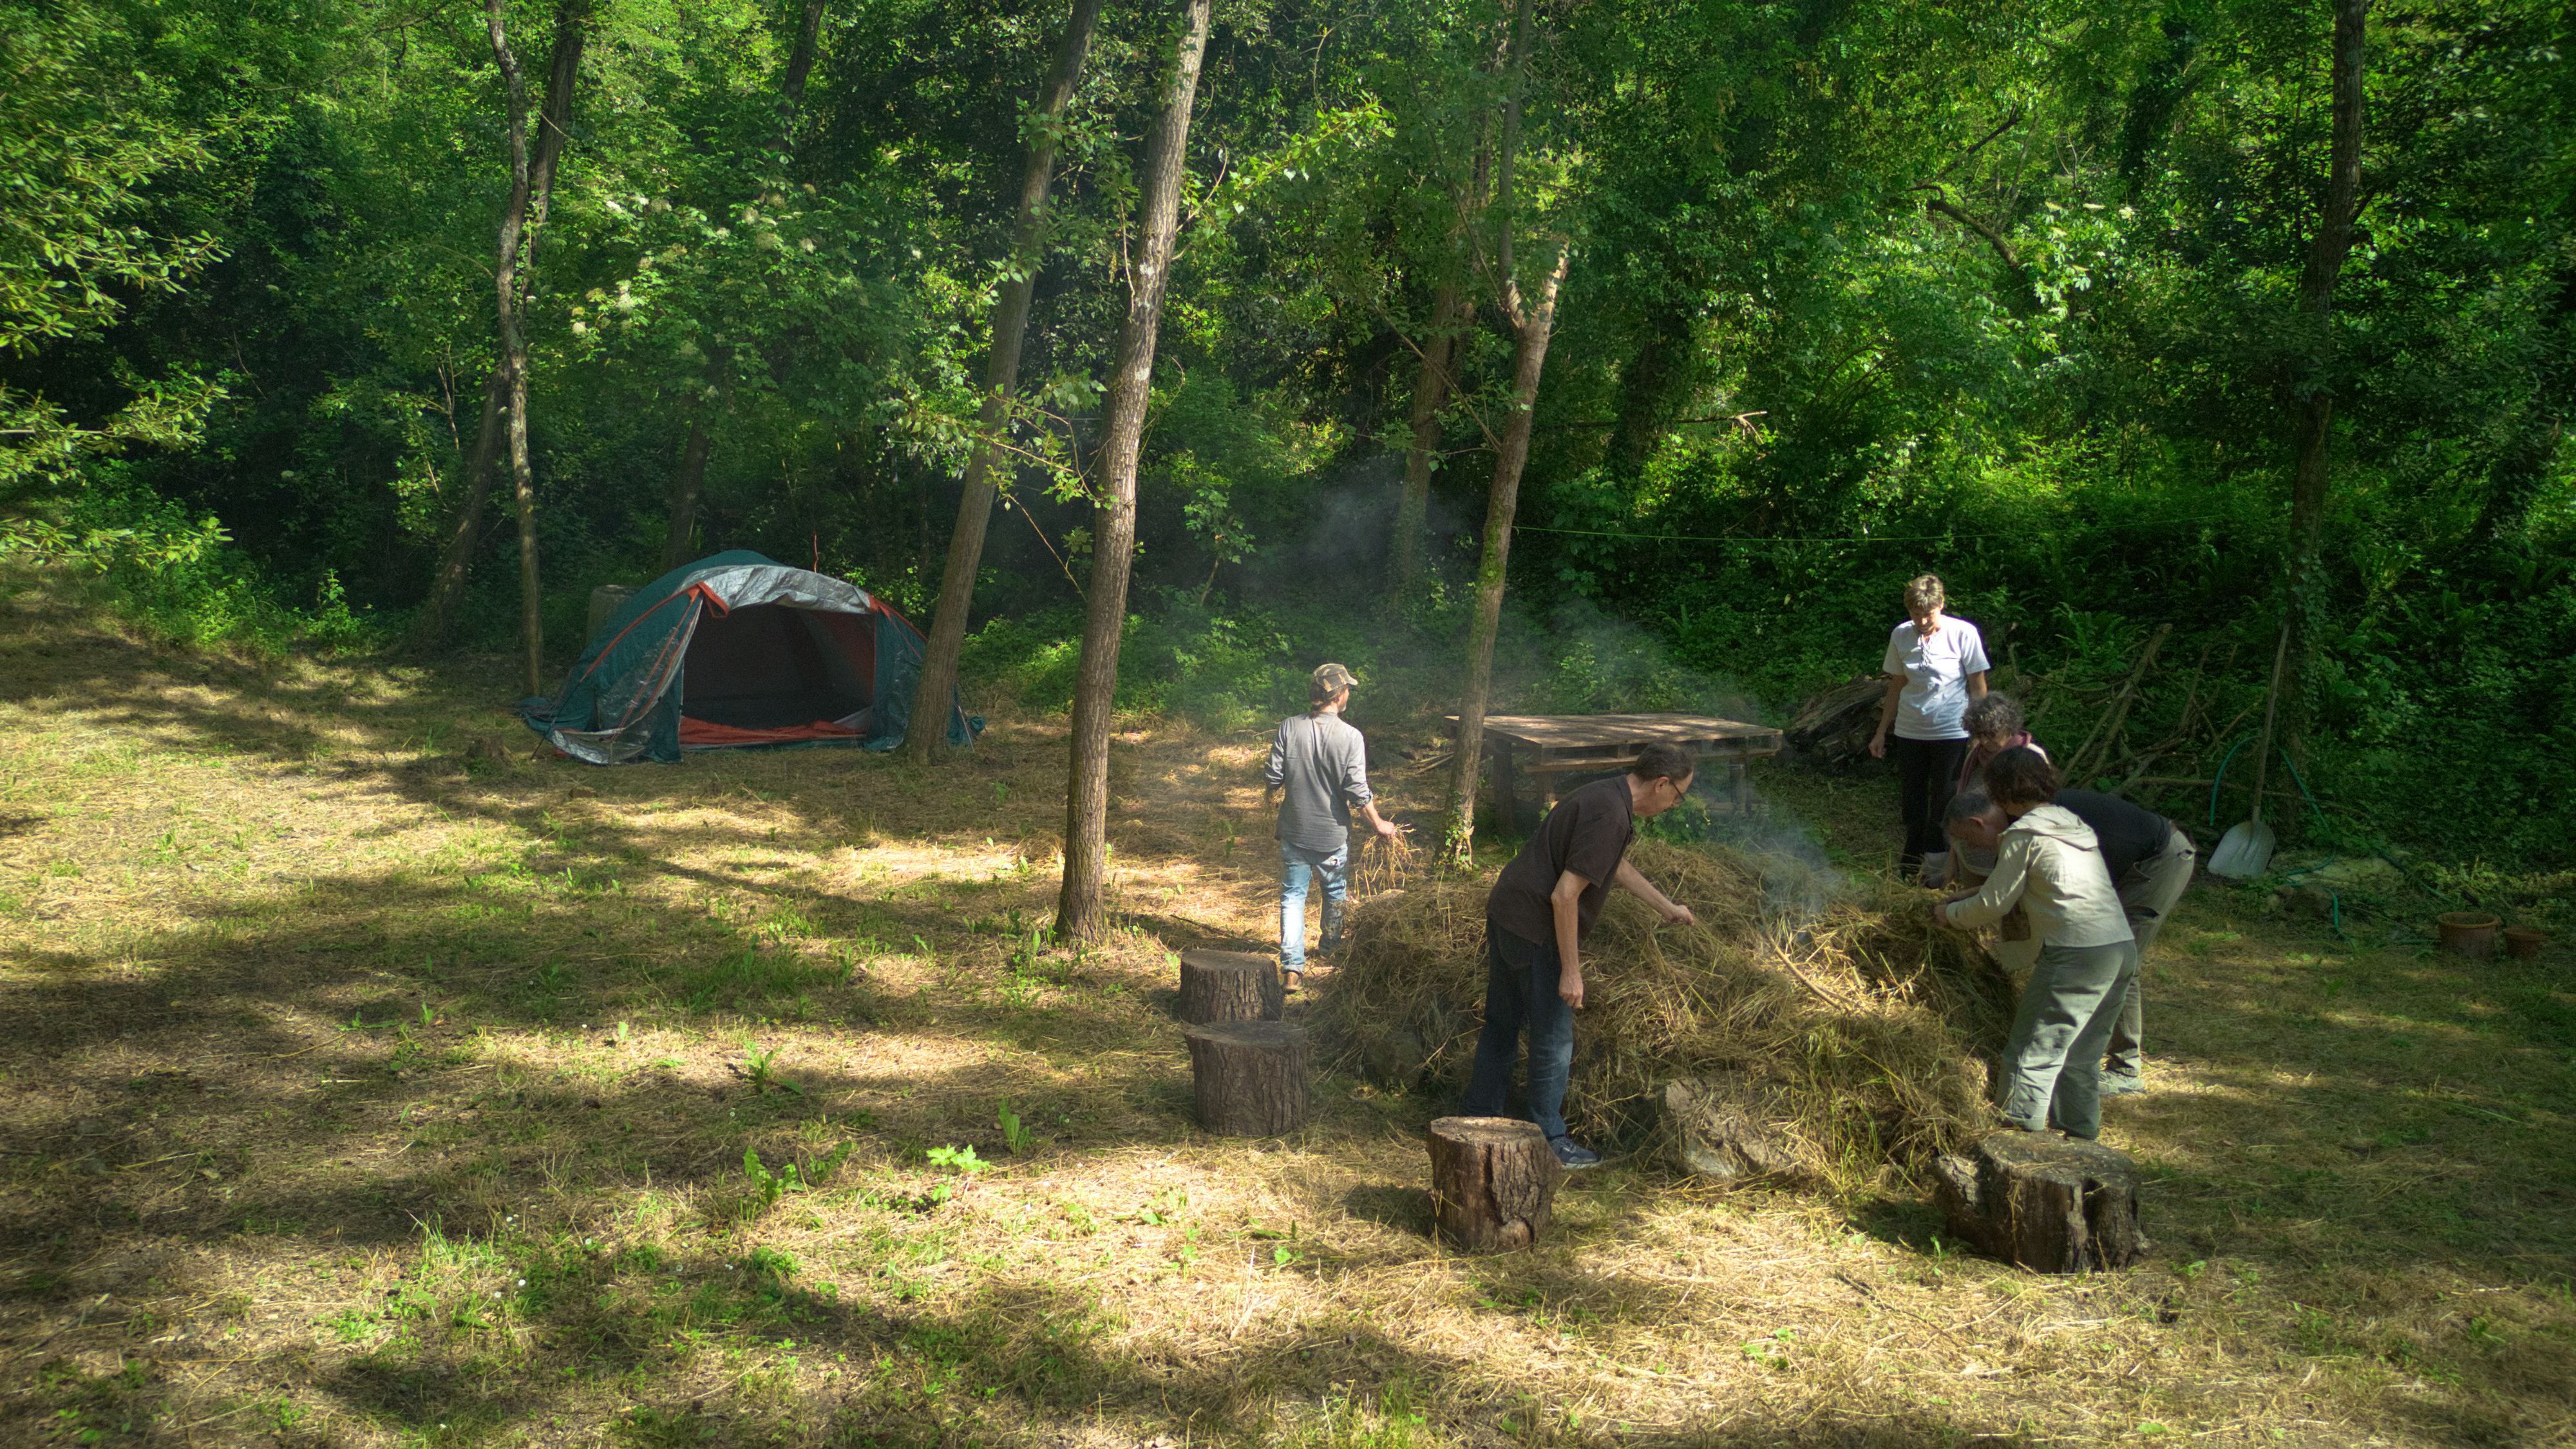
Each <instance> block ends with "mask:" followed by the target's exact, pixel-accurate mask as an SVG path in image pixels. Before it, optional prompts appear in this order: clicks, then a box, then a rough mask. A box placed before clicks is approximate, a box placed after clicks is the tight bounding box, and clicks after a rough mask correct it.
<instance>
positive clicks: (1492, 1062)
mask: <svg viewBox="0 0 2576 1449" xmlns="http://www.w3.org/2000/svg"><path fill="white" fill-rule="evenodd" d="M1690 787H1691V757H1690V756H1689V755H1687V754H1685V753H1683V752H1682V751H1681V750H1679V749H1677V748H1675V747H1674V746H1671V745H1648V746H1646V747H1645V749H1643V750H1642V751H1640V752H1639V753H1638V755H1637V763H1636V764H1634V765H1631V766H1630V767H1629V768H1628V773H1627V774H1625V775H1621V776H1619V777H1618V778H1616V779H1612V780H1600V781H1596V782H1594V783H1592V784H1589V785H1586V786H1584V787H1583V788H1582V789H1580V790H1577V791H1575V792H1574V793H1572V794H1570V795H1568V796H1566V797H1565V798H1564V799H1563V800H1560V801H1558V802H1557V805H1556V808H1555V809H1553V810H1551V811H1549V812H1548V813H1547V819H1546V821H1545V822H1544V823H1542V824H1541V825H1540V826H1539V828H1538V833H1537V834H1535V835H1533V836H1531V837H1530V838H1529V842H1528V843H1527V844H1525V845H1523V846H1522V847H1521V853H1520V854H1519V855H1517V856H1514V857H1513V858H1512V863H1511V864H1509V865H1507V866H1504V867H1503V873H1502V874H1501V875H1499V876H1497V877H1495V879H1494V889H1493V893H1492V894H1490V895H1488V896H1487V897H1486V898H1485V973H1486V974H1485V1026H1484V1030H1483V1031H1482V1032H1481V1033H1480V1034H1478V1036H1477V1038H1476V1067H1475V1074H1474V1075H1473V1076H1472V1077H1470V1078H1469V1079H1468V1083H1467V1105H1466V1107H1465V1109H1464V1110H1465V1112H1466V1114H1467V1115H1468V1116H1470V1117H1499V1116H1501V1115H1502V1112H1503V1099H1504V1097H1505V1095H1506V1094H1508V1093H1509V1091H1510V1090H1511V1084H1512V1068H1513V1066H1515V1065H1516V1064H1517V1063H1518V1060H1519V1057H1520V1053H1521V1033H1522V1031H1523V1030H1524V1029H1526V1030H1527V1031H1528V1033H1529V1044H1530V1050H1529V1109H1530V1118H1531V1120H1533V1121H1535V1122H1537V1123H1538V1125H1539V1129H1540V1130H1541V1131H1543V1132H1545V1133H1546V1134H1547V1140H1548V1144H1549V1145H1550V1146H1551V1147H1553V1148H1555V1149H1556V1160H1557V1161H1559V1162H1561V1163H1564V1164H1565V1165H1566V1166H1568V1167H1590V1166H1591V1165H1592V1164H1594V1163H1596V1162H1599V1161H1600V1160H1601V1156H1600V1154H1599V1153H1596V1152H1594V1151H1593V1150H1592V1149H1590V1148H1588V1147H1584V1146H1581V1145H1579V1144H1577V1143H1576V1142H1575V1141H1574V1139H1573V1138H1572V1137H1570V1136H1568V1135H1567V1134H1566V1130H1565V1080H1566V1075H1567V1073H1568V1072H1569V1071H1570V1070H1572V1068H1573V1066H1574V1013H1575V1011H1577V1010H1578V1009H1580V1008H1581V1007H1582V1005H1583V950H1582V946H1583V937H1584V934H1585V933H1586V932H1588V931H1590V930H1591V929H1592V922H1593V918H1594V917H1596V916H1598V915H1600V914H1601V903H1602V901H1604V900H1605V899H1607V898H1608V897H1609V894H1610V887H1611V886H1613V885H1616V886H1618V887H1619V888H1620V889H1622V890H1625V891H1627V892H1628V893H1629V894H1631V895H1633V896H1635V897H1637V898H1638V899H1639V900H1642V901H1644V902H1645V903H1646V904H1647V905H1650V906H1652V907H1654V908H1655V910H1656V911H1657V912H1658V913H1659V914H1661V915H1662V916H1663V918H1664V919H1665V920H1667V921H1673V922H1678V923H1681V924H1685V925H1686V924H1689V923H1690V922H1691V920H1692V916H1691V913H1690V908H1689V907H1688V906H1678V905H1675V904H1673V903H1672V901H1670V900H1668V899H1666V898H1665V896H1664V893H1663V892H1662V891H1659V890H1657V889H1655V888H1654V886H1653V885H1651V884H1650V883H1648V882H1647V880H1646V878H1645V877H1644V876H1641V875H1639V874H1637V870H1636V867H1634V866H1632V865H1630V864H1628V859H1627V857H1628V842H1629V841H1631V840H1634V839H1636V837H1637V822H1638V821H1639V820H1642V819H1651V818H1652V817H1654V816H1657V815H1661V814H1663V813H1664V812H1665V811H1667V810H1670V809H1672V808H1673V807H1674V806H1675V805H1678V804H1680V803H1681V801H1682V797H1683V796H1684V795H1687V794H1689V793H1690Z"/></svg>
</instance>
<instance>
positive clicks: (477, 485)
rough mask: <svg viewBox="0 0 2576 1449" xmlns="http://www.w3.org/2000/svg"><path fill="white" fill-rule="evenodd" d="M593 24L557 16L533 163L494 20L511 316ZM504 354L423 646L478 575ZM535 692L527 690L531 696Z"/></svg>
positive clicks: (568, 14)
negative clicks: (504, 88) (502, 102)
mask: <svg viewBox="0 0 2576 1449" xmlns="http://www.w3.org/2000/svg"><path fill="white" fill-rule="evenodd" d="M589 19H590V9H589V6H588V5H587V4H586V3H583V0H567V3H565V4H564V5H563V6H562V7H561V8H560V9H558V10H557V11H556V13H555V45H554V54H553V56H552V57H551V58H550V59H549V60H548V62H547V66H546V97H545V103H544V107H543V109H542V111H541V112H540V122H539V129H538V135H537V147H536V156H535V159H534V160H533V161H530V160H529V159H528V157H527V154H526V151H527V107H528V93H527V87H526V86H525V84H524V83H522V82H521V80H520V78H519V68H518V61H517V59H516V58H515V57H512V56H510V50H509V44H508V40H507V36H506V33H505V32H504V30H503V29H502V17H501V14H500V12H499V11H498V10H494V11H492V13H491V14H490V15H489V17H488V23H489V26H490V30H491V35H492V45H493V58H494V59H495V60H502V61H504V62H505V63H504V64H503V65H502V76H503V79H504V80H505V81H506V82H507V83H508V85H509V88H510V135H511V140H510V145H511V148H512V150H511V158H510V183H511V184H510V201H509V204H508V206H507V207H506V208H505V210H504V213H503V215H502V218H501V236H502V239H503V240H502V244H503V246H504V247H505V248H506V250H504V251H503V253H502V255H501V258H500V262H499V264H498V266H497V267H496V269H495V271H496V274H497V276H496V282H497V284H498V285H500V286H501V287H503V288H505V289H506V290H505V292H504V295H503V298H502V306H503V308H504V310H505V311H512V312H515V311H516V309H517V304H518V303H519V301H520V299H521V298H523V297H524V296H525V294H526V293H525V289H526V288H527V287H529V286H531V285H533V274H534V270H535V238H534V235H533V232H535V231H541V230H542V229H543V228H544V226H545V223H546V215H547V213H548V212H549V211H550V210H551V209H552V207H553V202H554V189H555V169H556V166H557V164H558V163H559V162H560V161H561V160H562V158H563V151H564V144H565V142H566V141H567V140H569V139H570V136H571V130H570V128H571V125H572V93H573V87H574V86H575V85H576V84H577V83H578V82H579V80H580V78H581V55H582V50H583V47H584V46H585V45H586V44H587V43H588V39H589V36H588V31H587V28H586V27H587V25H588V23H589ZM532 213H533V215H532ZM523 236H525V237H526V238H527V240H528V243H529V265H528V266H527V267H526V268H524V269H523V268H521V267H520V266H519V265H518V247H519V241H520V239H521V238H522V237H523ZM506 325H507V324H504V326H505V330H506ZM502 352H503V356H502V359H501V362H500V365H499V366H496V367H494V368H493V369H492V378H491V381H490V382H489V383H487V384H486V385H485V388H484V395H483V426H482V428H481V430H480V431H478V432H477V433H476V434H475V436H474V456H473V458H472V460H471V461H470V462H469V463H468V464H467V467H466V482H465V497H464V499H463V500H462V501H461V503H460V504H459V506H458V508H457V511H456V522H455V525H454V527H453V528H452V529H451V531H450V532H449V534H448V539H447V545H446V547H445V548H443V549H441V550H440V551H439V556H438V570H437V572H436V573H435V574H434V575H432V577H431V579H430V591H429V600H428V602H427V603H426V604H425V605H424V606H423V607H422V609H421V617H420V636H419V637H420V641H421V642H422V643H424V644H431V645H436V644H444V643H445V642H447V637H448V632H449V630H451V629H452V628H453V627H454V626H455V614H456V605H457V602H458V601H459V600H460V599H462V598H463V597H464V595H465V579H466V576H467V575H468V574H469V573H471V572H472V571H473V567H474V550H475V548H476V546H477V545H479V544H480V543H481V542H482V536H483V508H484V504H485V502H486V501H487V500H488V499H489V498H490V497H491V494H492V470H493V465H494V464H495V463H496V462H498V461H499V455H500V452H501V444H502V440H503V439H504V437H505V436H506V435H507V433H508V429H507V427H505V425H504V419H505V417H507V416H508V409H509V406H510V397H511V382H510V362H509V356H508V352H509V349H508V347H507V346H506V344H505V345H504V347H503V349H502ZM537 687H538V686H536V685H533V684H532V685H530V686H529V688H530V690H531V692H533V691H534V690H535V689H536V688H537Z"/></svg>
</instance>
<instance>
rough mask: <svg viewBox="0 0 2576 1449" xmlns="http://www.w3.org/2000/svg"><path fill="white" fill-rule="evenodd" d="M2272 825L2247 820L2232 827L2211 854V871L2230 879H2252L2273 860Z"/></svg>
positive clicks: (2213, 873) (2212, 873)
mask: <svg viewBox="0 0 2576 1449" xmlns="http://www.w3.org/2000/svg"><path fill="white" fill-rule="evenodd" d="M2273 840H2274V837H2273V835H2272V827H2271V826H2269V825H2266V824H2264V823H2263V822H2262V821H2260V820H2247V821H2242V822H2240V823H2238V824H2237V825H2235V826H2233V827H2232V828H2230V829H2229V830H2228V832H2227V834H2226V835H2225V836H2224V837H2222V838H2221V839H2220V840H2219V842H2218V849H2217V850H2215V851H2212V852H2211V853H2210V857H2209V873H2210V874H2211V875H2223V876H2225V877H2227V878H2228V879H2229V880H2251V879H2252V878H2254V877H2255V876H2258V875H2261V874H2262V873H2263V870H2264V867H2266V866H2269V865H2270V864H2271V863H2272V845H2273Z"/></svg>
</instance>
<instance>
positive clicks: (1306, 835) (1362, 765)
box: [1261, 714, 1375, 851]
mask: <svg viewBox="0 0 2576 1449" xmlns="http://www.w3.org/2000/svg"><path fill="white" fill-rule="evenodd" d="M1261 779H1262V782H1263V783H1264V784H1268V785H1272V786H1276V787H1280V788H1282V789H1284V790H1285V791H1286V792H1287V793H1286V795H1285V796H1284V797H1283V798H1282V799H1281V801H1280V803H1279V839H1280V840H1281V841H1282V842H1284V843H1285V844H1289V845H1293V846H1296V847H1297V848H1298V849H1300V850H1322V851H1334V850H1341V849H1343V848H1345V847H1346V846H1348V845H1349V844H1350V839H1351V807H1352V806H1354V805H1365V804H1367V803H1368V802H1369V801H1370V800H1372V799H1374V798H1375V797H1374V796H1373V795H1371V794H1370V793H1369V783H1368V745H1367V743H1366V742H1365V741H1363V740H1362V739H1361V738H1360V732H1359V731H1358V730H1355V729H1353V728H1351V727H1350V726H1349V725H1348V724H1346V723H1344V722H1343V720H1342V717H1341V716H1340V715H1338V714H1300V715H1291V716H1289V717H1288V718H1287V719H1284V720H1281V721H1280V722H1279V732H1278V733H1277V734H1274V735H1272V736H1271V737H1270V763H1268V764H1267V765H1264V766H1263V767H1262V769H1261Z"/></svg>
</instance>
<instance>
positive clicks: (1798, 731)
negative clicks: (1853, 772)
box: [1781, 674, 1887, 765]
mask: <svg viewBox="0 0 2576 1449" xmlns="http://www.w3.org/2000/svg"><path fill="white" fill-rule="evenodd" d="M1886 697H1887V676H1886V675H1883V674H1863V675H1859V676H1857V677H1855V678H1853V679H1851V680H1849V681H1847V682H1845V683H1842V684H1837V685H1835V686H1834V687H1833V688H1831V689H1828V690H1826V691H1824V692H1823V693H1821V694H1817V695H1815V696H1813V697H1811V698H1809V699H1808V701H1807V702H1806V703H1805V704H1802V705H1800V706H1798V714H1797V717H1796V718H1794V719H1792V720H1790V721H1789V727H1788V729H1786V730H1784V731H1782V734H1781V738H1782V739H1783V740H1784V741H1785V742H1786V743H1787V744H1788V746H1789V748H1790V750H1791V751H1793V752H1794V753H1796V754H1798V755H1799V756H1801V757H1802V758H1804V759H1806V760H1808V761H1809V762H1811V763H1814V764H1818V765H1859V764H1865V763H1867V762H1868V760H1869V737H1870V736H1871V735H1873V734H1876V733H1877V732H1878V709H1879V702H1880V701H1881V700H1883V699H1885V698H1886Z"/></svg>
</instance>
